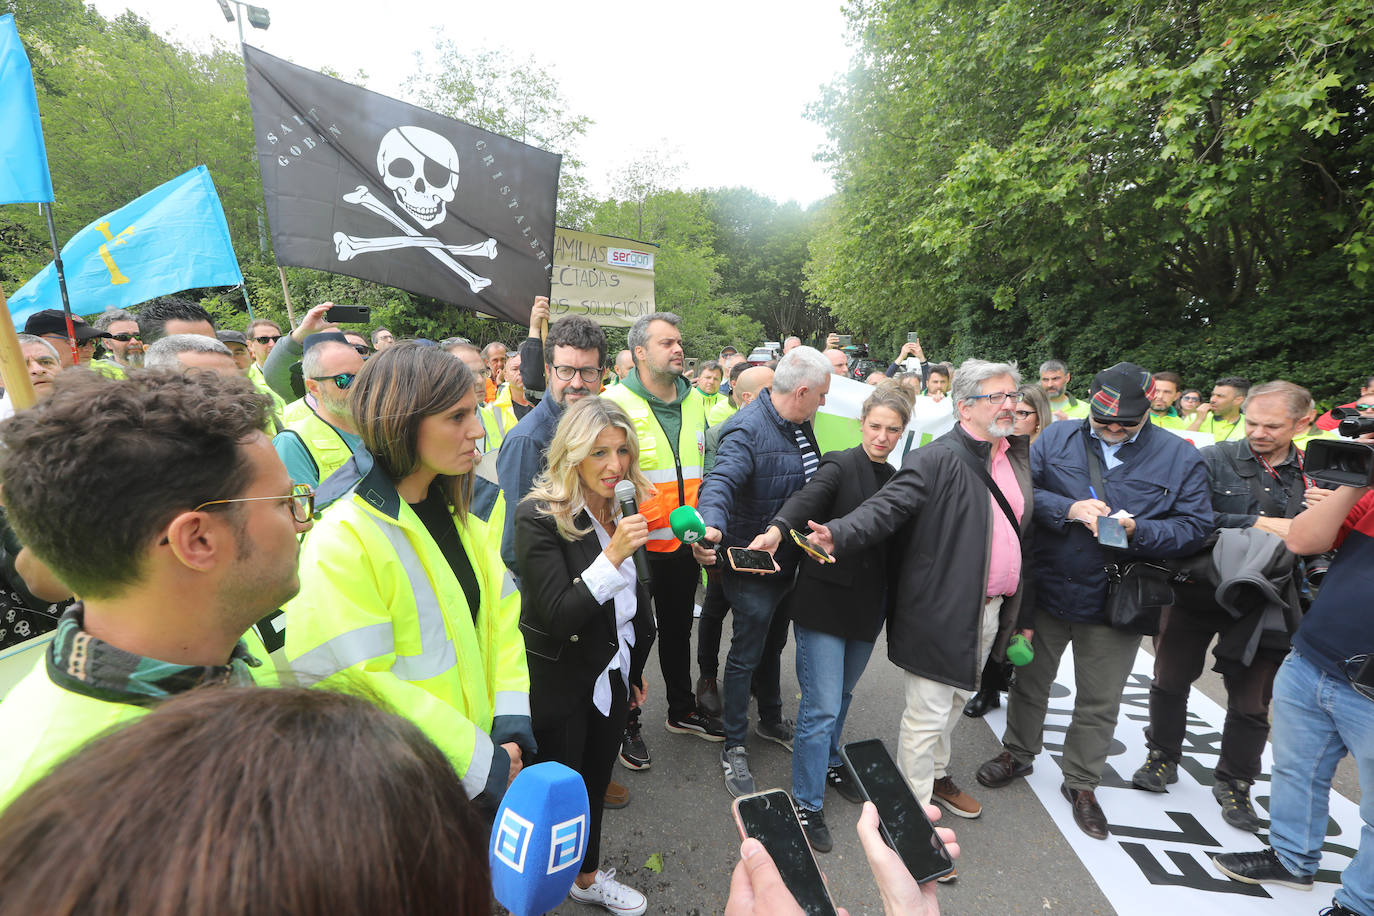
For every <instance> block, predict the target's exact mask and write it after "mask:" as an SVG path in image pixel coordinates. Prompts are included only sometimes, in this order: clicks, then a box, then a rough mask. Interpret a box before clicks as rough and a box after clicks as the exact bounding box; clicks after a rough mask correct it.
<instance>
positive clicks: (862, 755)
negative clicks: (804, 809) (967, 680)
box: [840, 738, 954, 884]
mask: <svg viewBox="0 0 1374 916" xmlns="http://www.w3.org/2000/svg"><path fill="white" fill-rule="evenodd" d="M840 756H841V757H843V758H844V762H845V763H846V764H847V765H848V766H849V769H850V772H852V773H853V774H854V781H855V782H857V783H858V785H859V791H860V793H862V794H863V796H864V798H865V799H867V800H868V801H871V802H873V806H874V807H875V808H877V809H878V822H879V825H880V827H881V828H882V833H883V838H884V839H885V840H887V844H888V845H889V846H891V847H892V848H893V850H894V851H896V853H897V855H899V856H901V858H902V862H903V863H904V864H905V865H906V867H907V870H908V871H909V872H911V876H912V877H913V878H915V879H916V882H917V883H918V884H924V883H926V882H927V881H933V880H935V879H936V878H939V877H940V876H942V875H947V874H949V873H950V872H952V871H953V870H954V860H953V859H951V858H950V855H949V851H948V850H946V849H945V844H944V843H942V842H941V841H940V837H939V836H938V835H937V834H936V833H935V827H934V826H932V825H931V823H930V819H929V818H927V817H926V812H925V809H924V808H923V807H922V806H921V803H920V802H919V801H918V800H917V798H916V795H915V794H914V793H913V792H912V791H911V785H910V784H909V783H908V782H907V781H906V777H905V776H903V775H902V771H901V770H899V769H897V764H896V763H894V762H893V760H892V755H891V754H889V753H888V751H887V747H886V746H885V745H884V744H883V742H882V741H881V740H879V739H877V738H871V739H869V740H867V741H852V742H850V743H849V744H846V745H845V746H844V747H843V748H841V749H840Z"/></svg>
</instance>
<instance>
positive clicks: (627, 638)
mask: <svg viewBox="0 0 1374 916" xmlns="http://www.w3.org/2000/svg"><path fill="white" fill-rule="evenodd" d="M582 508H586V507H585V506H584V507H582ZM573 514H574V515H576V514H577V513H576V512H574V513H573ZM587 516H588V517H589V518H590V519H591V520H592V530H593V531H595V532H596V539H597V541H599V542H600V543H601V549H602V551H603V552H602V553H599V554H597V557H596V559H595V560H593V561H592V564H591V565H590V566H588V567H587V568H586V569H584V570H582V581H583V582H585V583H586V585H587V589H588V590H589V591H590V592H591V593H592V597H593V598H595V599H596V601H597V603H599V604H604V603H605V602H606V601H607V600H608V599H610V598H614V599H615V634H616V640H617V642H618V643H619V648H618V649H617V650H616V653H615V657H614V658H612V659H611V662H610V664H608V665H607V666H606V670H605V671H602V672H601V675H600V676H599V677H598V678H597V679H596V686H595V687H594V688H593V689H592V705H594V706H595V707H596V708H597V711H598V712H600V713H601V714H602V715H603V716H609V715H610V714H611V672H612V671H619V672H620V677H621V680H623V681H624V682H625V689H626V692H628V691H629V688H630V648H631V647H632V646H633V645H634V644H635V628H634V623H633V621H634V619H635V611H636V610H637V609H638V606H639V598H638V594H639V590H638V588H637V586H636V584H635V562H634V557H626V558H625V561H624V562H623V563H621V564H620V565H619V566H616V565H614V564H613V563H611V561H610V560H609V559H607V557H606V554H605V553H604V551H605V549H606V545H608V544H610V543H611V535H610V532H608V531H607V530H606V529H605V528H603V527H602V526H601V523H600V522H599V521H597V520H596V516H595V515H594V514H592V513H591V512H590V511H589V512H587Z"/></svg>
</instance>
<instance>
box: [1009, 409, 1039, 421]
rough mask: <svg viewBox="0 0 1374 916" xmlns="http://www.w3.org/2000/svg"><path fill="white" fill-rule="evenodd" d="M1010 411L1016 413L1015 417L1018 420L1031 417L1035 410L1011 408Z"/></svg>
mask: <svg viewBox="0 0 1374 916" xmlns="http://www.w3.org/2000/svg"><path fill="white" fill-rule="evenodd" d="M1012 413H1014V414H1016V419H1018V420H1029V419H1030V418H1031V417H1033V416H1035V414H1036V411H1034V410H1013V411H1012Z"/></svg>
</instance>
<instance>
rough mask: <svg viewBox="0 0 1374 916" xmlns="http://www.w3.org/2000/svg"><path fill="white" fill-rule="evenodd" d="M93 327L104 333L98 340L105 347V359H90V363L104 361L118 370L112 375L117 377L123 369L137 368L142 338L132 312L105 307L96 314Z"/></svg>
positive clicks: (140, 359) (141, 354)
mask: <svg viewBox="0 0 1374 916" xmlns="http://www.w3.org/2000/svg"><path fill="white" fill-rule="evenodd" d="M95 329H96V330H97V331H100V332H102V333H103V334H105V338H104V339H103V340H102V341H101V342H100V344H101V346H102V347H104V349H105V359H103V360H92V361H91V363H92V365H94V364H95V363H105V364H107V365H109V366H112V367H113V368H116V369H118V370H120V374H119V375H114V376H113V377H115V378H119V377H120V376H121V375H122V374H123V371H124V370H125V369H137V368H138V367H139V366H141V365H143V338H142V337H141V336H140V335H139V333H138V319H137V318H135V317H134V315H133V313H132V312H127V311H125V310H124V309H115V308H109V309H106V310H105V311H103V312H101V313H100V314H99V315H98V316H96V319H95ZM97 371H99V370H97Z"/></svg>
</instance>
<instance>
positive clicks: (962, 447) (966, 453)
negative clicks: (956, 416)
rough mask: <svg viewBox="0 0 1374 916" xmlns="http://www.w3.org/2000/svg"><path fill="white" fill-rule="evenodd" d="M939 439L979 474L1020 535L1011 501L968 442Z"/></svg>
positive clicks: (1018, 523)
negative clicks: (955, 442) (1008, 500)
mask: <svg viewBox="0 0 1374 916" xmlns="http://www.w3.org/2000/svg"><path fill="white" fill-rule="evenodd" d="M954 435H956V436H958V435H960V434H959V433H955V434H954ZM937 441H939V442H943V443H944V444H945V447H946V448H948V449H949V450H950V451H952V452H953V453H954V455H955V457H957V458H958V459H959V460H960V461H962V462H964V464H966V465H968V467H969V470H971V471H973V473H975V474H977V475H978V479H979V480H981V481H982V482H983V485H984V486H986V487H987V488H988V489H989V490H990V491H991V492H992V498H993V499H995V500H997V505H999V506H1001V507H1002V514H1004V515H1005V516H1006V517H1007V521H1009V522H1011V530H1012V531H1015V532H1016V534H1017V536H1018V537H1020V534H1021V523H1020V522H1019V521H1017V520H1016V513H1015V512H1014V511H1012V508H1011V503H1009V502H1007V498H1006V497H1005V496H1004V495H1002V489H1001V487H999V486H997V482H996V481H995V480H993V479H992V475H991V474H989V473H988V469H987V468H985V467H983V463H982V462H981V461H979V460H978V456H977V455H975V454H974V453H973V450H972V449H970V448H969V447H968V443H966V442H965V441H964V440H963V439H960V440H959V444H958V445H955V444H954V443H953V442H950V441H949V440H948V439H939V440H937Z"/></svg>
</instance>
